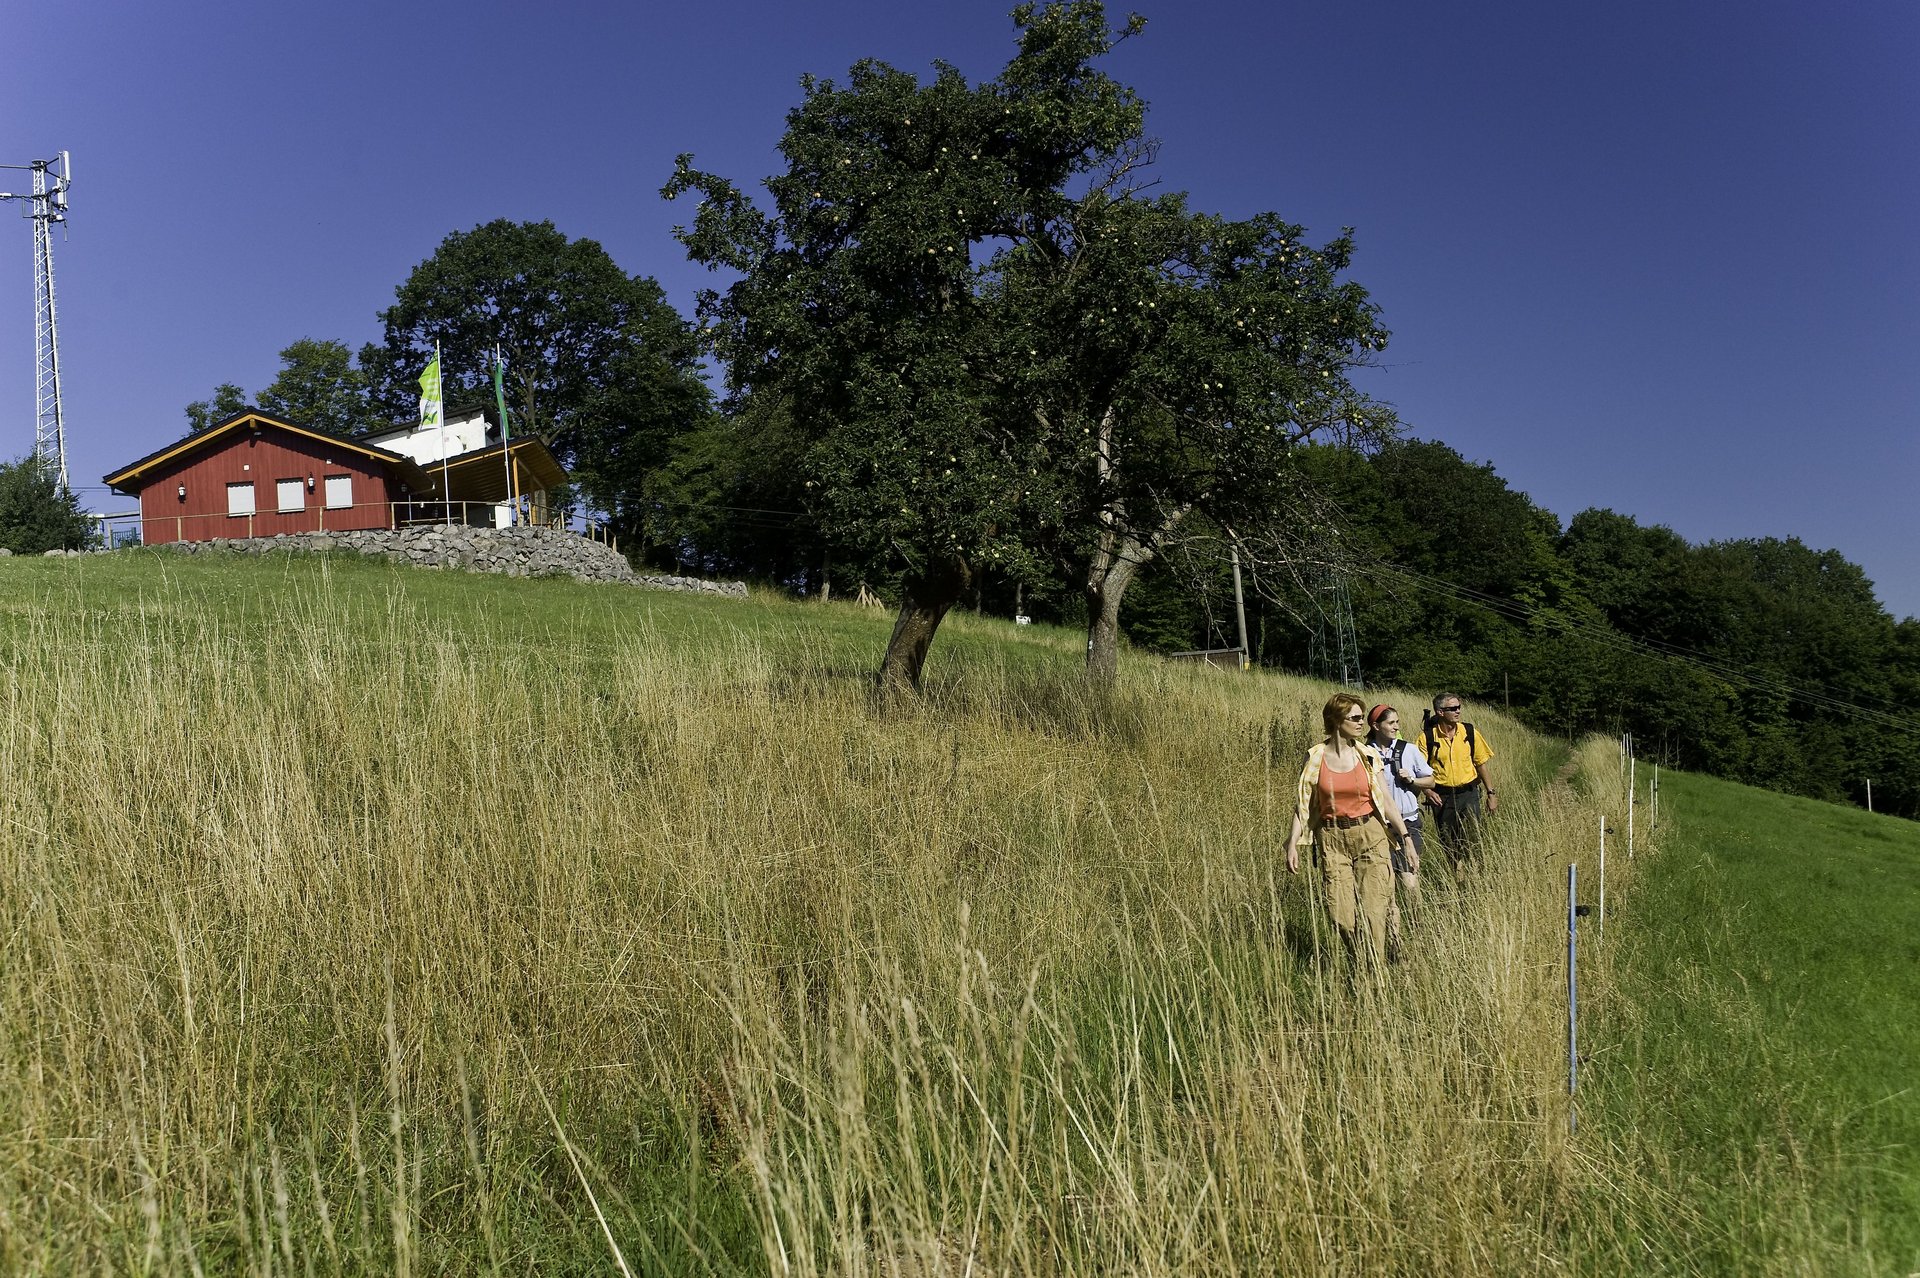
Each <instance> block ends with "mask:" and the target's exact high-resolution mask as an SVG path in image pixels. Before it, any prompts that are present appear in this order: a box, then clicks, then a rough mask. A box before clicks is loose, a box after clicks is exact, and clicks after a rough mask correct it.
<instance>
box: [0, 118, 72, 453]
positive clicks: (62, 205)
mask: <svg viewBox="0 0 1920 1278" xmlns="http://www.w3.org/2000/svg"><path fill="white" fill-rule="evenodd" d="M0 168H5V169H26V170H30V171H31V172H32V173H33V190H32V191H31V192H18V193H16V192H11V191H0V200H25V201H27V209H26V217H27V220H28V221H30V222H32V223H33V309H34V319H33V338H34V356H33V374H34V375H33V395H34V411H33V454H34V456H36V457H40V458H44V459H46V460H48V461H50V462H52V463H53V465H54V466H55V468H56V469H57V470H58V471H59V475H60V487H61V488H62V489H65V488H66V487H67V428H66V414H65V408H64V406H63V404H62V402H61V398H60V325H59V322H58V318H57V312H56V310H55V307H54V293H53V224H54V223H56V222H58V223H60V224H61V225H62V227H63V228H64V226H65V223H66V220H67V188H69V187H70V186H72V185H73V160H72V158H71V157H70V156H69V155H68V153H67V152H65V151H62V152H61V153H60V155H59V158H57V159H52V160H35V161H33V163H31V164H0Z"/></svg>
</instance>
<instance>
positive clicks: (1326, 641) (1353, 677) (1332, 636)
mask: <svg viewBox="0 0 1920 1278" xmlns="http://www.w3.org/2000/svg"><path fill="white" fill-rule="evenodd" d="M1308 595H1309V597H1310V598H1311V599H1312V600H1313V606H1314V621H1313V635H1312V636H1311V637H1310V638H1309V639H1308V641H1307V666H1308V669H1309V670H1311V672H1312V673H1313V676H1314V677H1315V678H1316V679H1324V680H1325V681H1326V682H1328V683H1337V684H1339V685H1340V686H1341V687H1343V688H1351V689H1353V690H1354V691H1355V692H1360V691H1363V690H1364V689H1365V688H1366V683H1365V682H1364V681H1363V680H1362V679H1361V677H1360V636H1359V632H1358V631H1357V630H1356V628H1355V627H1354V624H1353V595H1352V592H1350V591H1349V590H1348V589H1347V575H1346V573H1345V572H1343V571H1341V569H1340V568H1339V566H1338V565H1334V564H1329V565H1327V566H1326V568H1325V569H1324V570H1322V572H1321V573H1320V574H1319V577H1318V580H1316V581H1314V582H1313V583H1312V585H1310V586H1309V587H1308Z"/></svg>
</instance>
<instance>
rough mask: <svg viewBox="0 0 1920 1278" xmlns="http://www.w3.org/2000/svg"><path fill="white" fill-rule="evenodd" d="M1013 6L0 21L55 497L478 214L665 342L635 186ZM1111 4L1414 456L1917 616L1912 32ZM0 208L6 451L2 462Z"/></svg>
mask: <svg viewBox="0 0 1920 1278" xmlns="http://www.w3.org/2000/svg"><path fill="white" fill-rule="evenodd" d="M1009 8H1011V4H1010V3H1008V0H978V2H975V0H968V2H966V3H960V2H949V3H926V4H920V5H902V4H898V3H884V4H883V3H872V2H867V0H833V2H831V3H821V4H812V5H803V4H791V3H787V4H773V3H766V2H765V0H737V2H728V0H721V2H719V3H710V4H708V5H705V6H693V5H674V6H667V5H652V4H613V3H598V4H596V3H586V4H554V5H543V6H534V5H513V6H508V5H501V4H497V3H496V4H487V3H476V4H460V5H453V4H435V5H409V4H391V3H380V4H364V3H346V4H334V5H326V6H320V5H262V4H257V3H246V4H239V3H221V4H214V3H195V2H194V0H187V3H185V4H182V5H173V6H154V5H146V4H127V3H111V4H67V5H56V4H31V5H30V4H28V3H26V2H25V0H6V3H5V5H4V7H0V33H4V36H5V39H4V40H0V48H4V50H5V54H4V57H5V71H4V74H0V162H5V163H22V162H25V161H27V160H30V159H33V158H35V157H38V156H45V155H49V154H51V153H53V152H56V151H59V150H62V149H66V150H70V151H71V152H73V155H74V165H75V171H76V176H77V179H78V180H77V182H76V183H75V187H74V192H73V215H72V224H71V228H70V238H69V239H68V240H67V241H66V242H64V243H61V244H59V245H58V247H57V249H56V258H55V260H56V271H57V279H58V285H59V300H60V319H61V336H62V349H61V354H62V359H63V363H64V372H65V384H66V392H67V407H68V416H67V421H68V427H69V432H70V435H69V439H70V443H69V456H70V458H71V462H72V469H73V474H74V476H75V482H76V483H77V484H96V483H97V481H98V476H100V475H101V474H103V473H105V472H106V471H107V470H108V469H110V468H111V467H113V466H116V465H118V464H120V463H123V462H126V461H130V460H132V459H134V458H135V457H138V456H140V455H142V454H144V453H146V452H148V451H150V450H151V449H152V448H154V447H157V446H158V445H160V444H162V443H164V442H166V441H167V440H169V439H171V438H173V437H175V436H176V435H178V434H179V433H181V432H182V431H183V430H184V425H185V422H184V418H183V416H182V412H181V410H182V406H183V405H185V404H186V403H187V401H189V400H193V399H200V398H204V397H206V396H207V395H208V394H209V393H210V392H211V390H212V388H213V386H214V385H215V384H216V383H218V382H221V381H236V382H239V383H240V384H241V385H242V386H244V387H245V388H246V389H247V390H248V391H249V392H255V391H258V390H259V389H260V388H261V387H262V386H264V385H265V384H266V383H267V382H268V381H270V380H271V379H272V377H273V374H274V372H275V369H276V367H277V359H276V353H277V352H278V351H279V349H280V348H281V347H283V346H285V345H286V344H287V343H289V342H291V341H293V340H294V339H296V338H299V337H304V336H312V337H330V338H338V339H340V340H344V341H346V342H347V343H349V344H350V345H351V346H353V347H355V348H358V346H359V345H360V344H361V343H362V342H364V341H367V340H371V339H373V338H374V337H376V336H377V331H376V325H375V320H374V312H375V311H376V310H378V309H379V308H380V307H382V306H384V305H386V304H387V303H388V302H389V301H391V299H392V293H393V289H394V287H395V285H397V284H398V283H400V281H401V280H403V279H404V278H405V277H406V274H407V272H408V271H409V270H410V269H411V268H412V267H413V266H414V265H415V264H416V263H418V262H419V261H421V260H422V259H423V258H425V257H426V256H428V255H429V254H430V253H431V252H432V251H433V249H434V247H435V245H436V244H438V243H439V241H440V239H441V238H442V237H443V236H445V235H446V234H447V233H448V232H450V231H454V230H463V229H467V228H470V227H473V226H475V225H477V224H479V223H481V222H485V221H488V220H490V219H492V218H496V217H507V218H515V219H541V218H550V219H552V220H553V221H554V223H555V224H556V225H558V226H559V227H560V229H561V230H563V231H564V232H566V233H567V234H568V235H571V236H589V237H592V238H594V239H597V240H599V241H600V242H601V243H602V244H604V245H605V246H606V247H607V248H608V250H609V251H611V252H612V254H613V256H614V257H615V258H616V259H617V260H618V261H619V262H620V263H621V264H622V265H623V266H624V267H626V268H627V269H628V270H629V271H633V272H638V273H645V274H651V275H654V276H656V277H657V278H658V279H659V280H660V281H661V282H662V283H663V284H664V285H665V286H666V288H667V291H668V294H669V295H670V296H671V297H672V298H673V300H674V301H675V302H676V303H677V304H679V305H680V306H681V307H682V309H683V310H690V309H691V305H692V297H693V291H694V290H695V289H696V288H697V287H699V285H700V283H701V280H702V278H703V276H702V273H701V272H699V271H698V270H696V269H694V268H691V267H689V266H688V264H687V263H686V261H685V259H684V257H683V255H682V253H681V251H680V249H679V246H678V244H676V243H675V242H674V240H673V239H672V238H671V235H670V233H669V232H670V228H671V227H672V225H673V224H674V222H675V221H676V220H677V219H679V218H681V217H684V216H685V211H684V210H683V209H680V208H677V207H676V206H672V205H667V204H664V203H662V202H661V201H660V199H659V198H658V195H657V192H658V189H659V187H660V185H661V183H662V182H664V181H665V180H666V178H667V176H668V174H669V172H670V171H671V168H672V163H673V157H674V155H675V153H677V152H679V151H692V152H694V153H695V154H696V156H697V157H698V159H699V161H700V163H701V164H702V166H703V167H707V168H710V169H713V170H715V171H718V172H721V173H724V174H726V175H728V176H730V177H733V178H735V179H736V180H738V181H740V182H742V183H743V184H749V183H755V182H757V181H758V180H759V179H760V178H762V177H764V176H765V175H766V174H767V173H769V172H771V171H772V169H773V167H774V161H775V157H774V153H773V147H774V144H775V142H776V140H777V139H778V137H779V133H780V128H781V121H782V116H783V113H784V112H785V110H786V109H787V108H788V107H790V106H791V105H793V103H794V102H795V101H796V100H797V98H798V89H797V87H796V82H797V80H798V78H799V77H800V75H801V74H802V73H803V72H814V73H817V74H823V75H830V76H832V75H839V74H841V73H843V72H844V71H845V69H846V67H847V66H848V64H849V63H851V62H852V61H854V60H856V59H858V58H861V57H868V56H871V57H878V58H881V59H884V60H887V61H889V62H892V63H894V64H895V65H897V66H901V67H905V68H910V69H915V70H924V69H925V68H926V67H927V66H928V64H929V63H930V62H931V61H932V60H933V59H935V58H944V59H946V60H948V61H951V62H953V63H955V64H957V65H958V66H960V67H961V68H962V69H963V70H965V71H966V72H967V73H969V74H970V75H972V76H975V77H986V76H990V75H992V74H993V73H994V72H995V71H996V70H997V69H998V68H999V67H1000V65H1001V64H1002V63H1003V62H1004V61H1005V59H1006V57H1007V56H1008V55H1009V54H1010V52H1011V49H1012V43H1011V25H1010V23H1009V22H1008V21H1007V18H1006V10H1007V9H1009ZM1141 11H1142V12H1144V13H1145V15H1146V17H1147V19H1148V25H1147V30H1146V33H1145V34H1144V36H1143V37H1141V38H1140V39H1139V40H1137V41H1133V42H1130V43H1129V44H1127V45H1126V46H1124V47H1123V49H1122V51H1121V52H1120V53H1119V54H1118V55H1116V57H1115V58H1114V60H1113V63H1112V69H1113V70H1114V72H1115V73H1116V74H1117V75H1119V76H1120V77H1121V78H1122V79H1124V80H1126V81H1128V82H1130V83H1132V84H1133V85H1135V86H1136V87H1137V88H1138V89H1139V90H1140V91H1141V93H1142V94H1143V95H1144V96H1145V98H1146V99H1147V101H1148V103H1149V105H1150V115H1149V128H1150V130H1151V131H1152V132H1153V133H1154V134H1155V135H1156V136H1158V137H1159V138H1160V139H1161V140H1162V143H1163V147H1162V151H1161V164H1160V175H1161V178H1162V181H1163V183H1164V185H1165V186H1167V187H1169V188H1172V189H1184V190H1187V191H1190V192H1191V193H1192V195H1193V197H1194V203H1195V205H1196V207H1200V208H1209V209H1214V210H1217V211H1220V212H1224V213H1229V214H1246V213H1251V212H1254V211H1257V210H1261V209H1272V210H1275V211H1277V212H1279V213H1281V214H1282V215H1283V216H1285V217H1288V218H1289V219H1291V220H1293V221H1297V222H1301V223H1304V224H1306V225H1307V226H1308V228H1309V229H1310V231H1311V232H1312V233H1313V235H1314V236H1316V237H1317V238H1327V237H1330V236H1332V235H1334V234H1336V233H1337V232H1338V231H1339V229H1340V228H1341V227H1342V226H1353V227H1354V228H1356V231H1357V235H1358V242H1359V253H1358V257H1357V259H1356V262H1355V268H1354V273H1353V275H1354V278H1355V279H1357V280H1359V281H1360V282H1361V283H1363V284H1365V285H1366V286H1367V287H1368V288H1369V289H1371V290H1372V292H1373V295H1374V297H1375V299H1376V300H1377V301H1378V302H1379V304H1380V305H1381V307H1382V308H1383V309H1384V312H1385V316H1386V320H1387V323H1388V324H1389V326H1390V327H1391V328H1392V329H1393V331H1394V334H1395V336H1394V340H1393V343H1392V345H1391V346H1390V347H1389V349H1388V350H1387V352H1386V353H1385V355H1384V356H1383V357H1382V364H1383V367H1382V368H1381V369H1380V370H1379V371H1378V372H1375V373H1370V374H1368V377H1367V380H1368V382H1369V383H1370V387H1369V388H1370V389H1372V390H1373V391H1374V392H1375V393H1377V394H1379V395H1380V396H1382V397H1383V398H1386V399H1388V400H1390V401H1392V402H1393V403H1395V404H1396V405H1397V406H1398V407H1399V409H1400V411H1401V414H1402V416H1403V417H1404V419H1405V420H1406V421H1407V422H1408V423H1409V424H1410V425H1411V426H1412V427H1413V429H1414V430H1415V432H1416V433H1418V434H1420V435H1423V436H1427V437H1432V438H1439V439H1443V440H1445V441H1446V442H1448V443H1449V444H1452V445H1453V446H1454V447H1456V448H1458V449H1459V450H1460V451H1461V452H1463V453H1464V454H1466V455H1467V456H1468V457H1470V458H1473V459H1476V460H1485V461H1491V462H1493V463H1494V464H1495V466H1496V467H1497V468H1498V469H1499V471H1500V473H1501V474H1502V475H1504V476H1505V477H1506V478H1507V479H1508V481H1509V482H1510V483H1512V484H1513V485H1514V486H1515V487H1517V488H1519V489H1521V490H1523V491H1525V492H1527V493H1529V494H1531V495H1532V496H1533V497H1534V499H1535V500H1537V501H1539V502H1540V503H1541V504H1543V505H1545V506H1546V507H1548V508H1549V509H1551V510H1553V511H1554V512H1556V513H1557V514H1559V515H1560V516H1561V517H1562V519H1565V518H1567V517H1569V516H1571V515H1572V514H1573V513H1574V512H1576V511H1578V510H1580V509H1582V508H1584V507H1587V506H1608V507H1611V508H1613V509H1615V510H1618V511H1621V512H1623V513H1627V514H1631V515H1633V516H1635V517H1637V518H1638V519H1640V520H1641V521H1642V522H1645V523H1662V524H1667V525H1669V526H1671V527H1672V528H1674V529H1675V530H1676V531H1678V532H1679V533H1681V534H1682V535H1684V536H1686V537H1687V538H1689V539H1690V540H1694V541H1703V540H1710V539H1716V538H1729V537H1756V536H1782V537H1784V536H1798V537H1800V538H1801V539H1803V540H1804V541H1806V542H1808V543H1810V544H1811V545H1813V546H1815V547H1818V548H1827V547H1832V548H1834V549H1837V550H1839V551H1840V552H1841V553H1843V554H1844V555H1846V556H1847V557H1848V558H1849V559H1852V560H1853V561H1855V562H1856V563H1859V564H1861V565H1862V566H1864V567H1865V568H1866V570H1867V573H1868V575H1869V576H1870V577H1872V578H1873V580H1874V581H1875V583H1876V584H1877V586H1878V588H1879V591H1880V596H1881V598H1882V600H1883V601H1884V602H1885V603H1886V604H1887V606H1888V607H1889V609H1890V610H1891V611H1892V612H1893V613H1894V614H1895V615H1896V616H1905V615H1911V614H1920V550H1917V549H1916V538H1915V536H1914V533H1913V531H1912V525H1913V523H1914V518H1915V508H1914V506H1915V504H1914V502H1913V500H1912V491H1913V487H1914V484H1915V482H1916V479H1917V478H1920V431H1916V424H1917V423H1916V415H1917V408H1916V406H1917V405H1920V358H1916V354H1915V351H1916V346H1920V341H1917V340H1916V339H1920V249H1916V236H1917V235H1920V165H1917V164H1916V161H1915V153H1916V151H1915V148H1916V142H1920V75H1916V74H1915V70H1914V68H1915V67H1916V66H1920V6H1916V5H1914V4H1913V3H1912V2H1911V0H1860V2H1859V3H1849V4H1814V3H1805V4H1784V3H1777V2H1774V0H1759V2H1758V3H1752V4H1747V5H1739V6H1730V5H1700V4H1695V5H1686V4H1678V5H1676V4H1673V3H1661V4H1651V3H1643V2H1641V0H1620V2H1616V3H1614V4H1610V5H1583V6H1563V5H1540V4H1531V3H1530V4H1511V3H1478V4H1473V5H1448V4H1444V3H1440V4H1436V3H1430V2H1419V3H1416V2H1414V0H1394V2H1393V3H1374V4H1369V3H1364V2H1360V3H1352V4H1342V5H1287V4H1272V3H1260V4H1255V3H1245V2H1235V3H1194V2H1189V3H1184V4H1179V5H1174V4H1156V3H1152V2H1151V0H1148V2H1147V3H1144V4H1143V5H1142V6H1141ZM1122 12H1124V10H1123V9H1115V10H1114V13H1115V17H1116V21H1117V20H1118V17H1119V15H1120V14H1121V13H1122ZM6 179H12V180H11V181H8V180H6ZM24 181H25V175H24V174H6V175H3V176H0V189H7V190H17V189H20V187H21V186H22V185H24ZM18 207H19V206H18V205H13V206H8V207H7V208H6V209H5V211H4V212H0V228H4V230H3V231H0V435H4V438H0V455H6V456H12V455H17V454H19V453H22V452H24V451H26V449H27V448H28V447H29V446H30V445H31V442H32V426H31V423H32V409H33V382H32V357H33V330H32V286H31V272H30V266H31V255H30V251H29V246H30V241H29V235H28V229H27V226H26V224H25V223H24V222H23V221H14V220H13V219H12V217H11V214H12V213H13V212H14V211H16V210H17V209H18ZM84 496H85V497H86V498H87V500H88V502H89V504H90V505H92V506H93V507H94V508H96V509H108V510H113V509H121V508H124V507H126V506H128V505H129V503H127V502H126V500H125V499H123V498H115V497H112V496H111V495H109V494H106V493H105V492H103V491H92V492H86V493H85V494H84Z"/></svg>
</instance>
